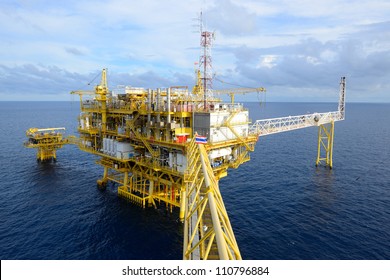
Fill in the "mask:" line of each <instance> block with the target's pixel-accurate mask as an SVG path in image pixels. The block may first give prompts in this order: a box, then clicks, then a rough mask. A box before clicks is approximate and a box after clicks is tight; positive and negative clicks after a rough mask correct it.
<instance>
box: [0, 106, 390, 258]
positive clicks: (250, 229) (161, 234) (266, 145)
mask: <svg viewBox="0 0 390 280" xmlns="http://www.w3.org/2000/svg"><path fill="white" fill-rule="evenodd" d="M246 106H247V107H248V108H249V110H250V117H251V119H252V120H256V119H264V118H270V117H282V116H288V115H300V114H306V113H314V112H327V111H336V110H337V104H334V103H267V104H265V105H264V104H259V103H247V104H246ZM78 114H79V103H78V102H70V101H69V102H0V131H1V135H2V137H1V140H0V150H1V153H0V166H1V171H0V259H39V260H42V259H44V260H47V259H181V258H182V243H183V236H182V235H183V225H182V224H181V223H180V222H179V221H178V219H177V218H178V212H177V211H174V212H173V213H169V212H167V211H166V210H165V208H162V209H158V210H155V209H141V208H139V207H138V206H135V205H133V204H130V203H128V202H127V201H125V200H123V199H121V198H119V197H118V196H117V193H116V186H113V185H112V186H111V185H110V186H109V187H108V188H107V190H106V191H103V192H102V191H99V190H98V189H97V187H96V180H97V179H98V178H99V177H100V176H101V175H102V172H103V170H102V168H101V167H99V166H97V165H96V164H95V163H94V162H95V160H97V158H96V157H95V156H93V155H89V154H86V153H84V152H82V151H80V150H78V149H77V148H76V147H75V146H70V145H67V146H65V147H64V148H63V149H61V150H59V151H58V153H57V158H58V160H57V162H53V163H44V164H42V163H37V162H36V159H35V153H36V151H35V150H33V149H26V148H24V147H23V141H25V131H26V130H27V129H28V128H30V127H62V126H64V127H66V128H67V131H66V133H67V134H68V135H70V134H76V127H77V116H78ZM389 122H390V104H358V103H352V104H348V103H347V106H346V120H345V121H342V122H337V123H336V125H335V142H334V156H333V169H332V170H330V169H328V168H325V167H323V166H320V167H318V168H316V167H315V159H316V153H317V150H316V149H317V133H318V130H317V128H314V127H313V128H306V129H301V130H296V131H291V132H286V133H280V134H275V135H270V136H266V137H261V138H260V139H259V141H258V143H257V145H256V149H255V151H254V152H253V153H252V154H251V161H250V162H248V163H246V164H244V165H242V166H240V167H239V168H238V169H232V170H229V173H228V177H226V178H223V179H222V180H221V182H220V188H221V192H222V196H223V198H224V202H225V206H226V208H227V211H228V213H229V217H230V220H231V224H232V226H233V229H234V232H235V235H236V239H237V242H238V244H239V247H240V250H241V254H242V257H243V258H244V259H256V260H261V259H280V260H290V259H294V260H295V259H298V260H307V259H326V260H328V259H331V260H333V259H336V260H338V259H354V260H355V259H366V260H368V259H387V260H388V259H390V125H389Z"/></svg>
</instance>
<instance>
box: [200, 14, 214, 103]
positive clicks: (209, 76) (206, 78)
mask: <svg viewBox="0 0 390 280" xmlns="http://www.w3.org/2000/svg"><path fill="white" fill-rule="evenodd" d="M200 36H201V37H200V38H201V39H200V45H201V47H202V54H201V56H200V61H199V68H200V69H202V66H203V69H202V70H203V73H202V74H203V75H202V76H203V77H202V80H203V90H204V93H203V106H204V109H205V110H206V108H207V100H208V99H210V98H212V97H213V63H212V62H213V61H212V57H211V47H212V44H213V41H214V38H215V36H214V32H210V31H203V17H202V12H201V13H200Z"/></svg>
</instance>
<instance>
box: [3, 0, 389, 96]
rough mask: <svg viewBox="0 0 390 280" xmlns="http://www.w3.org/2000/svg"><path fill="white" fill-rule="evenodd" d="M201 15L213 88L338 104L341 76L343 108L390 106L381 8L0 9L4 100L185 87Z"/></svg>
mask: <svg viewBox="0 0 390 280" xmlns="http://www.w3.org/2000/svg"><path fill="white" fill-rule="evenodd" d="M200 10H202V11H203V20H204V24H205V25H206V28H207V29H209V30H214V31H215V32H216V35H217V36H216V41H215V45H214V48H213V61H214V71H215V74H216V77H217V78H219V79H222V80H224V81H229V82H231V83H235V84H240V85H244V86H264V87H266V88H267V90H268V97H267V99H268V101H337V91H338V81H339V78H340V76H346V77H347V83H348V101H357V102H390V94H389V93H390V88H389V87H390V86H389V82H388V81H389V80H390V21H389V19H388V15H389V14H390V3H389V2H388V1H385V0H383V1H381V0H378V1H366V0H362V1H359V2H356V1H349V0H339V1H336V0H328V1H306V0H298V1H293V2H292V1H287V0H278V1H270V0H268V1H267V0H266V1H255V0H253V1H252V0H242V1H238V0H222V1H216V0H215V1H208V2H207V3H205V2H203V3H202V1H195V0H190V1H178V0H177V1H174V0H167V1H152V0H145V1H138V2H134V3H133V2H132V3H131V5H130V4H129V1H125V0H106V1H88V0H79V1H74V0H71V1H64V2H55V1H47V0H31V1H2V2H1V3H0V24H1V26H2V28H1V30H0V36H1V38H2V40H1V41H0V50H1V51H0V100H69V98H70V97H69V92H70V91H71V90H75V89H86V88H87V84H88V83H89V82H90V81H91V79H92V78H93V77H95V76H96V74H97V73H98V72H99V71H100V70H101V69H102V68H108V69H109V84H110V85H112V86H115V85H124V84H126V85H132V86H137V87H166V86H170V85H188V86H190V87H191V86H192V85H193V82H194V78H193V70H194V62H195V61H197V60H198V57H199V54H200V50H199V41H200V40H199V33H194V32H193V31H196V30H197V28H196V27H194V26H193V25H194V24H195V23H196V21H194V20H193V19H194V18H196V17H197V14H198V13H199V11H200ZM214 85H215V87H220V86H222V85H220V84H218V82H215V83H214ZM250 99H251V97H250V96H249V95H248V96H245V100H250Z"/></svg>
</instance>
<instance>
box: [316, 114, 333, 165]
mask: <svg viewBox="0 0 390 280" xmlns="http://www.w3.org/2000/svg"><path fill="white" fill-rule="evenodd" d="M333 139H334V122H333V121H332V122H331V123H329V124H322V125H320V126H319V127H318V151H317V160H316V166H318V165H319V164H321V163H322V162H324V163H325V165H326V166H329V168H332V167H333Z"/></svg>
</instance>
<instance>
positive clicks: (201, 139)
mask: <svg viewBox="0 0 390 280" xmlns="http://www.w3.org/2000/svg"><path fill="white" fill-rule="evenodd" d="M213 38H214V33H213V32H208V31H203V32H201V46H202V52H203V53H202V55H201V57H200V61H199V69H198V70H197V71H196V77H197V82H196V84H195V86H194V87H193V89H192V90H191V91H189V89H188V87H187V86H173V87H167V88H157V89H145V88H136V87H130V86H126V87H125V88H124V89H123V90H122V92H120V93H116V92H115V91H110V90H109V88H108V84H107V72H106V69H103V71H102V75H101V82H100V84H99V85H97V86H96V87H95V88H94V90H91V91H81V90H78V91H72V92H71V94H75V95H79V97H80V109H81V113H80V116H79V126H78V132H79V137H75V136H68V137H64V136H63V135H62V131H63V130H64V128H47V129H37V128H30V129H29V130H27V132H26V135H27V137H28V141H27V142H26V143H25V146H26V147H28V148H38V153H37V159H38V160H39V161H44V160H51V159H56V153H55V151H56V149H59V148H61V147H62V146H63V145H65V144H74V145H77V146H78V147H79V148H80V149H81V150H83V151H85V152H87V153H91V154H95V155H97V156H99V157H100V159H99V160H98V161H97V164H99V165H101V166H102V167H103V175H102V177H101V178H100V179H99V180H97V184H98V187H99V188H101V189H105V187H106V185H107V182H109V181H112V182H116V183H118V184H119V187H118V195H119V196H121V197H124V198H125V199H127V200H129V201H131V202H133V203H135V204H137V205H140V206H141V207H158V206H159V205H166V207H167V209H170V210H171V211H172V209H173V208H174V207H178V208H179V209H180V212H179V217H180V219H181V220H182V221H183V224H184V242H183V259H185V260H188V259H191V260H208V259H241V254H240V250H239V247H238V244H237V242H236V239H235V236H234V233H233V229H232V226H231V224H230V221H229V217H228V212H227V210H226V209H225V206H224V203H223V199H222V196H221V193H220V191H219V184H218V182H219V179H220V178H222V177H225V176H227V171H228V169H229V168H237V167H239V166H240V165H241V164H243V163H245V162H247V161H249V160H250V152H252V151H253V150H254V148H255V144H256V142H257V140H258V138H259V137H260V136H266V135H269V134H274V133H279V132H285V131H290V130H295V129H300V128H305V127H310V126H317V127H318V154H317V159H316V165H319V164H324V165H326V166H328V167H329V168H332V166H333V163H332V154H333V139H334V122H336V121H341V120H344V117H345V77H342V78H341V81H340V95H339V105H338V110H337V111H333V112H326V113H314V114H307V115H300V116H288V117H283V118H273V119H265V120H257V121H255V122H253V123H251V122H250V120H249V112H248V109H246V108H244V106H243V105H242V104H240V103H235V102H234V95H235V94H242V93H247V92H254V91H258V92H261V91H265V89H264V88H262V87H259V88H236V89H228V90H213V89H212V79H213V76H212V72H211V71H212V69H211V61H212V60H211V46H212V41H213ZM219 94H230V96H231V102H228V103H226V102H223V101H222V100H221V99H220V98H217V97H216V96H218V95H219Z"/></svg>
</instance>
